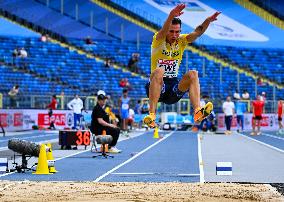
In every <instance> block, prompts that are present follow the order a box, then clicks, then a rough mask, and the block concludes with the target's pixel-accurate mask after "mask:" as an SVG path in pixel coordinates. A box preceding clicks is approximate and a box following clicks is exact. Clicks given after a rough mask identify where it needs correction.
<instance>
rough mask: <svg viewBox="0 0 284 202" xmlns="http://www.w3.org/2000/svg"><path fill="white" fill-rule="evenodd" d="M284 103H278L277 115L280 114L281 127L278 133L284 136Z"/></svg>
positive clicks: (281, 100)
mask: <svg viewBox="0 0 284 202" xmlns="http://www.w3.org/2000/svg"><path fill="white" fill-rule="evenodd" d="M283 108H284V101H283V99H280V100H279V101H278V107H277V109H278V110H277V114H278V126H279V131H278V133H279V134H281V135H282V134H284V131H283V124H282V118H283V114H284V109H283Z"/></svg>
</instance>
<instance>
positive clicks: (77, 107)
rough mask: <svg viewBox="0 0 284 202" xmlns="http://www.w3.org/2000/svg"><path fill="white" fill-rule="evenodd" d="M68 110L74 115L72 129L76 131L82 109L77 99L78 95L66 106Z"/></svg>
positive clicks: (80, 101)
mask: <svg viewBox="0 0 284 202" xmlns="http://www.w3.org/2000/svg"><path fill="white" fill-rule="evenodd" d="M67 106H68V108H69V109H71V110H72V111H73V114H74V126H73V127H72V129H77V123H80V119H81V116H82V109H83V101H82V100H81V99H80V98H79V95H77V94H76V95H75V98H74V99H73V100H71V101H70V102H69V103H68V104H67Z"/></svg>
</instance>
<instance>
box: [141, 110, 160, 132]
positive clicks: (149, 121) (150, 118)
mask: <svg viewBox="0 0 284 202" xmlns="http://www.w3.org/2000/svg"><path fill="white" fill-rule="evenodd" d="M155 119H156V114H155V113H150V114H149V115H147V116H145V117H144V119H143V123H144V124H146V125H147V126H148V127H150V128H155V127H156V126H157V124H156V123H155Z"/></svg>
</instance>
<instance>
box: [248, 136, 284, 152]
mask: <svg viewBox="0 0 284 202" xmlns="http://www.w3.org/2000/svg"><path fill="white" fill-rule="evenodd" d="M244 135H246V136H247V137H250V138H253V139H254V140H257V141H260V142H262V143H265V144H267V145H270V146H273V147H275V148H277V149H280V150H282V151H283V152H284V136H283V135H278V134H277V133H276V132H262V134H261V135H250V133H244Z"/></svg>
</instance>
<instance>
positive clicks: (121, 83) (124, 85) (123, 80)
mask: <svg viewBox="0 0 284 202" xmlns="http://www.w3.org/2000/svg"><path fill="white" fill-rule="evenodd" d="M119 86H120V87H122V88H125V87H126V81H125V79H124V78H123V79H121V80H120V81H119Z"/></svg>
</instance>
